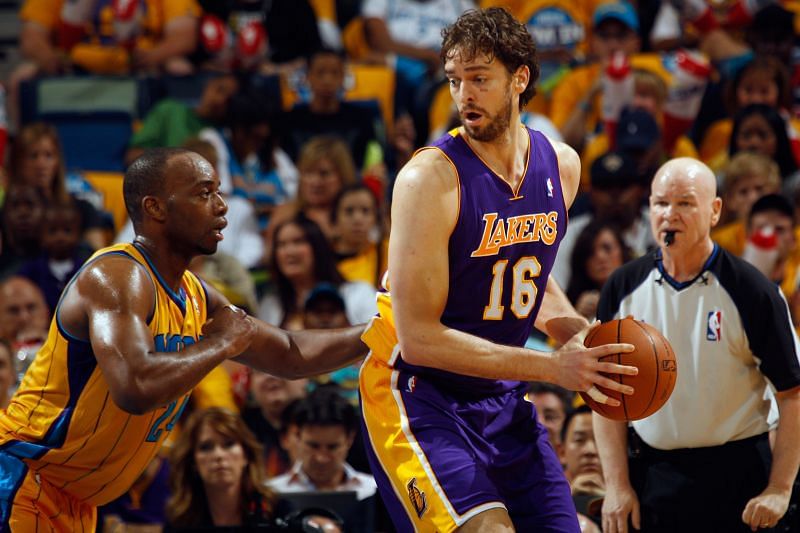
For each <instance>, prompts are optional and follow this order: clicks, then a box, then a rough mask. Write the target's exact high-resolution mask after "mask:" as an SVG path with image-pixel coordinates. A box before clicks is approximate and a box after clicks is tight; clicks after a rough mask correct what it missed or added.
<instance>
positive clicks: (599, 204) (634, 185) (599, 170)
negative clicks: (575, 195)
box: [552, 152, 655, 287]
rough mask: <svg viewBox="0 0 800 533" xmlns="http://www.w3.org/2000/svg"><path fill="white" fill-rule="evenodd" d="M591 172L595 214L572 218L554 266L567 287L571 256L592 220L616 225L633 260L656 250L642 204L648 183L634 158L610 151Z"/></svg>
mask: <svg viewBox="0 0 800 533" xmlns="http://www.w3.org/2000/svg"><path fill="white" fill-rule="evenodd" d="M590 172H591V180H592V181H591V184H592V186H591V190H590V191H589V201H590V203H591V206H592V211H593V212H591V213H584V214H582V215H578V216H576V217H575V218H571V219H570V221H569V229H568V230H567V234H566V235H565V236H564V239H563V240H562V241H561V246H559V248H558V255H557V256H556V262H555V265H554V266H553V271H552V275H553V276H554V277H555V279H556V281H558V284H559V285H562V286H564V287H566V286H567V284H568V282H569V278H570V275H571V269H570V257H571V256H572V250H573V249H574V247H575V241H576V239H577V237H578V235H580V234H581V231H583V229H584V228H585V227H586V226H588V225H589V224H590V223H591V222H592V221H593V220H611V221H612V222H615V223H616V225H617V226H618V227H619V228H620V230H621V231H622V235H623V238H624V239H625V244H626V245H627V246H628V247H629V248H630V249H631V252H632V253H633V255H634V257H638V256H640V255H643V254H644V253H646V252H647V251H648V250H650V249H651V248H653V247H655V240H654V239H653V236H652V233H651V232H650V222H649V214H648V209H647V207H646V206H644V205H643V203H642V201H643V200H644V196H645V192H646V190H645V185H644V184H645V183H646V180H642V179H641V178H640V175H639V173H638V172H637V170H636V163H635V162H634V160H633V158H631V157H630V156H628V155H626V154H624V153H622V152H607V153H606V154H604V155H602V156H601V157H599V158H598V159H596V160H595V161H594V163H593V164H592V168H591V171H590Z"/></svg>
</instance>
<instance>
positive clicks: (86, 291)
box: [75, 250, 155, 301]
mask: <svg viewBox="0 0 800 533" xmlns="http://www.w3.org/2000/svg"><path fill="white" fill-rule="evenodd" d="M75 285H76V286H77V287H78V290H79V292H80V293H81V294H83V295H87V296H89V297H91V298H96V299H100V298H102V299H118V300H120V301H123V300H129V299H131V298H139V297H142V296H151V295H152V293H153V290H154V288H155V282H154V281H153V279H152V276H151V274H150V272H149V271H148V270H147V269H146V268H145V266H144V265H143V264H142V263H140V262H139V261H138V260H137V259H136V258H134V257H133V256H132V255H130V254H128V253H126V252H124V251H120V250H109V251H106V252H101V253H98V254H96V255H95V256H93V257H92V258H90V259H89V261H87V263H86V264H85V265H84V267H83V268H81V270H80V271H79V272H78V274H77V275H76V277H75Z"/></svg>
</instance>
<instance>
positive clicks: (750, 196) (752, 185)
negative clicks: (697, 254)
mask: <svg viewBox="0 0 800 533" xmlns="http://www.w3.org/2000/svg"><path fill="white" fill-rule="evenodd" d="M720 178H721V184H720V196H721V197H722V216H721V218H720V223H719V224H718V225H717V227H716V228H714V229H712V230H711V238H712V239H713V240H714V242H716V243H717V244H719V245H720V246H722V247H723V248H725V249H726V250H728V251H729V252H731V253H732V254H735V255H739V256H741V255H742V251H744V243H745V239H746V236H745V233H746V228H745V226H746V223H747V217H748V215H749V214H750V209H751V208H752V207H753V204H754V203H755V201H756V200H758V199H759V198H761V197H762V196H764V195H765V194H772V193H777V192H780V190H781V175H780V170H779V169H778V165H777V163H775V162H774V161H773V160H771V159H769V158H767V157H765V156H763V155H761V154H756V153H753V152H739V153H738V154H736V155H734V156H733V157H732V158H731V160H730V161H729V162H728V164H727V165H726V166H725V169H724V170H723V172H722V173H721V176H720Z"/></svg>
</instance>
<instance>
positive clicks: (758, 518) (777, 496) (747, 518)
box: [742, 485, 791, 531]
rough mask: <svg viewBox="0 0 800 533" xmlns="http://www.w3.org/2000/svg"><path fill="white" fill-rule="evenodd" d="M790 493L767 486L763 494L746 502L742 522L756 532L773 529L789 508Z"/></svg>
mask: <svg viewBox="0 0 800 533" xmlns="http://www.w3.org/2000/svg"><path fill="white" fill-rule="evenodd" d="M790 497H791V492H786V491H785V490H780V489H778V488H775V487H772V486H770V485H767V488H766V489H764V492H762V493H761V494H759V495H758V496H756V497H755V498H753V499H751V500H750V501H749V502H747V505H745V507H744V512H743V513H742V521H743V522H744V523H745V524H747V525H748V526H750V529H751V530H753V531H756V530H758V529H761V528H770V527H775V524H777V523H778V520H780V519H781V518H782V517H783V515H784V514H786V510H787V509H788V508H789V499H790Z"/></svg>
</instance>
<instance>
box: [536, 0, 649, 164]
mask: <svg viewBox="0 0 800 533" xmlns="http://www.w3.org/2000/svg"><path fill="white" fill-rule="evenodd" d="M638 31H639V17H638V15H637V14H636V10H635V9H634V7H633V6H632V5H631V4H629V3H628V2H624V1H623V2H609V3H605V4H602V5H600V6H598V7H597V8H596V9H595V11H594V14H593V16H592V36H591V38H590V40H589V44H590V50H589V63H587V64H586V65H583V66H580V67H577V68H575V69H574V70H573V71H572V72H570V73H569V74H567V75H566V76H565V77H564V79H563V80H561V82H560V83H559V84H558V86H557V87H556V88H555V90H554V91H553V97H552V100H551V104H550V109H551V113H550V118H551V119H552V121H553V123H554V124H555V125H556V127H557V128H558V129H559V130H560V131H561V134H562V135H563V136H564V141H565V142H566V143H567V144H569V145H571V146H573V147H575V148H576V149H578V150H579V151H580V149H581V148H582V146H583V144H584V142H585V140H586V138H585V137H586V135H588V134H591V133H593V132H595V131H597V129H598V126H599V122H600V78H601V73H602V71H603V69H604V68H605V66H606V65H607V64H608V61H609V60H610V59H611V57H612V56H613V55H614V54H615V53H617V52H622V53H624V54H625V55H626V56H628V57H631V56H633V55H634V54H638V53H639V50H640V47H641V42H640V40H639V36H638Z"/></svg>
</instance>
